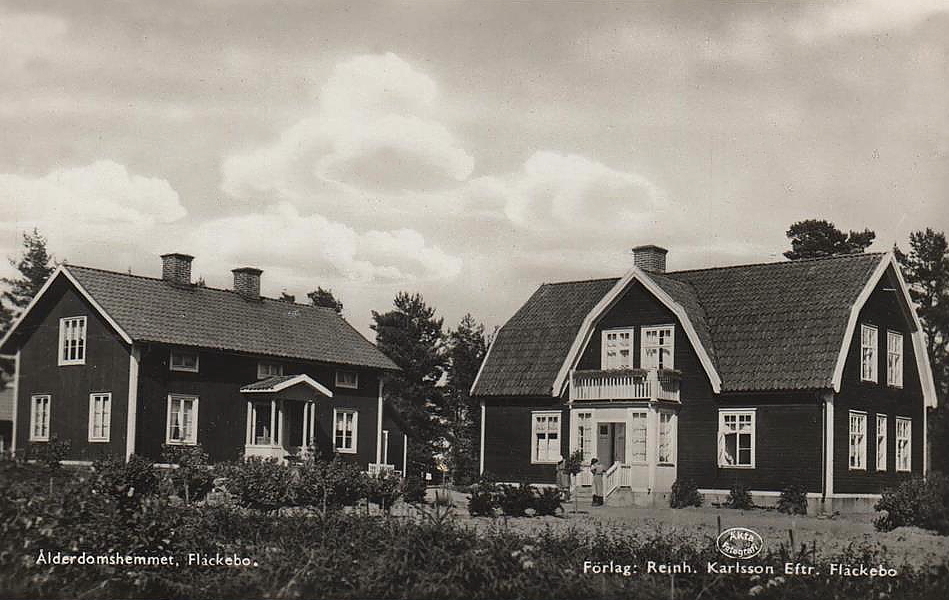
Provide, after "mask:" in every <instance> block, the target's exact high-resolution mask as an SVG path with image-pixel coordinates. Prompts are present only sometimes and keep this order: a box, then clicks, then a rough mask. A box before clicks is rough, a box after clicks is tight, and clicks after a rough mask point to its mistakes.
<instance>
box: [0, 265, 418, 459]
mask: <svg viewBox="0 0 949 600" xmlns="http://www.w3.org/2000/svg"><path fill="white" fill-rule="evenodd" d="M191 261H192V257H191V256H188V255H186V254H166V255H164V256H162V277H161V278H160V279H156V278H150V277H142V276H138V275H131V274H125V273H116V272H112V271H103V270H100V269H92V268H88V267H79V266H75V265H62V266H60V267H59V268H57V269H56V271H55V272H54V273H53V274H52V275H51V276H50V278H49V280H48V281H47V282H46V284H45V285H44V286H43V288H42V289H41V290H40V291H39V293H38V294H37V295H36V297H35V298H34V299H33V301H32V303H31V304H30V305H29V306H28V307H27V309H26V310H25V311H24V313H23V314H22V315H21V316H20V318H19V320H18V321H17V322H16V323H15V324H14V326H13V327H12V328H11V330H10V331H9V332H8V334H7V335H6V337H4V339H3V340H2V342H0V353H3V354H7V355H13V356H15V366H16V377H15V382H14V384H13V385H14V398H15V400H14V420H13V422H14V425H13V440H12V441H13V445H14V449H21V448H24V447H26V446H28V445H33V444H44V443H47V442H48V441H49V440H51V439H54V438H58V439H60V440H69V441H70V445H71V447H70V451H69V456H68V458H69V459H70V460H74V461H89V460H94V459H96V458H98V457H101V456H105V455H112V456H124V457H126V458H127V457H128V456H130V455H131V454H133V453H135V454H140V455H143V456H147V457H149V458H152V459H154V460H159V459H160V457H161V450H162V446H163V445H164V444H172V445H175V444H181V445H193V444H201V445H202V446H203V447H204V449H205V450H206V451H207V452H208V454H209V456H210V458H211V459H212V460H214V461H221V460H232V459H236V458H239V457H240V456H262V457H276V458H278V459H281V460H282V459H284V458H286V457H289V456H294V455H299V453H300V452H301V451H302V450H303V449H304V448H307V447H309V446H310V445H315V446H316V447H317V448H319V449H320V450H321V451H322V453H324V454H326V455H328V454H333V453H336V454H338V455H339V456H341V457H343V458H344V459H346V460H350V461H353V462H355V463H357V464H358V465H359V466H360V467H362V468H363V469H367V470H375V469H392V470H398V471H404V469H405V456H406V451H405V449H406V443H407V438H406V435H405V432H404V427H403V425H402V421H401V419H400V418H399V416H398V415H397V414H396V413H395V412H394V411H393V409H392V408H391V407H390V406H389V405H388V404H386V403H385V402H384V401H383V389H382V386H383V379H384V376H385V375H386V373H387V372H391V371H395V370H397V369H398V367H397V366H396V365H395V363H393V362H392V361H391V360H390V359H389V358H388V357H387V356H385V355H384V354H383V353H382V352H381V351H379V349H378V348H376V346H375V345H373V344H372V343H371V342H369V341H368V340H367V339H366V338H364V337H363V336H362V335H360V334H359V332H357V331H356V330H355V329H354V328H353V327H352V326H351V325H349V323H347V322H346V321H345V320H344V319H343V318H342V317H341V316H340V315H339V314H337V313H336V312H335V311H334V310H332V309H329V308H323V307H317V306H305V305H301V304H295V303H291V302H284V301H279V300H273V299H270V298H264V297H262V296H261V295H260V276H261V273H262V271H261V270H260V269H256V268H252V267H244V268H239V269H234V270H233V274H234V288H233V289H231V290H222V289H214V288H209V287H205V286H203V285H197V284H195V283H192V281H191ZM379 465H383V466H379ZM386 465H388V466H386Z"/></svg>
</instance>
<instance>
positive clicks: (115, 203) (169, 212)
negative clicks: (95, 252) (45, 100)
mask: <svg viewBox="0 0 949 600" xmlns="http://www.w3.org/2000/svg"><path fill="white" fill-rule="evenodd" d="M0 204H2V205H3V206H4V207H5V211H4V215H3V217H2V219H3V220H2V221H0V227H2V228H3V229H4V230H6V231H8V232H11V231H15V230H23V229H28V228H32V227H37V228H39V229H40V230H41V231H42V232H43V233H44V234H45V235H47V236H48V237H49V239H50V241H51V242H55V244H56V247H58V248H61V249H63V251H66V252H68V251H69V250H70V249H77V248H79V247H81V246H82V245H83V244H89V243H99V244H102V243H109V242H113V243H117V244H126V243H128V242H129V241H131V240H136V239H138V238H140V237H142V236H145V235H147V234H148V233H150V232H151V230H152V229H153V228H154V227H155V226H156V225H158V224H164V223H171V222H173V221H176V220H178V219H180V218H181V217H183V216H184V215H185V214H186V211H185V208H184V206H182V204H181V201H180V199H179V197H178V193H177V192H176V191H175V190H174V189H173V188H172V187H171V185H170V184H169V183H168V182H167V181H165V180H164V179H159V178H155V177H145V176H142V175H136V174H133V173H130V172H129V171H128V169H127V168H126V167H125V166H123V165H120V164H118V163H115V162H113V161H110V160H101V161H98V162H95V163H93V164H90V165H87V166H83V167H71V168H63V169H56V170H54V171H51V172H50V173H48V174H46V175H44V176H42V177H29V176H24V175H14V174H0Z"/></svg>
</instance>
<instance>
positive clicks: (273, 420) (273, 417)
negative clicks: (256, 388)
mask: <svg viewBox="0 0 949 600" xmlns="http://www.w3.org/2000/svg"><path fill="white" fill-rule="evenodd" d="M276 425H277V400H276V399H272V400H271V401H270V440H269V442H270V445H271V446H273V445H274V439H276V437H275V436H276V433H277V430H276Z"/></svg>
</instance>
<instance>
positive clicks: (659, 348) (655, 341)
mask: <svg viewBox="0 0 949 600" xmlns="http://www.w3.org/2000/svg"><path fill="white" fill-rule="evenodd" d="M674 349H675V326H674V325H662V326H659V327H643V338H642V354H641V356H640V364H641V365H642V368H644V369H671V368H673V358H672V357H673V350H674Z"/></svg>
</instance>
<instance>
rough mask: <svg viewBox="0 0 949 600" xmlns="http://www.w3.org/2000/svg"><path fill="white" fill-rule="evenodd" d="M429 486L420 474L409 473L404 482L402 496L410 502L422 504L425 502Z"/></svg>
mask: <svg viewBox="0 0 949 600" xmlns="http://www.w3.org/2000/svg"><path fill="white" fill-rule="evenodd" d="M426 489H427V486H426V485H425V481H423V480H422V478H421V477H419V476H418V475H407V476H406V477H405V480H404V481H403V482H402V497H403V498H405V501H406V502H408V503H409V504H421V503H423V502H425V491H426Z"/></svg>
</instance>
